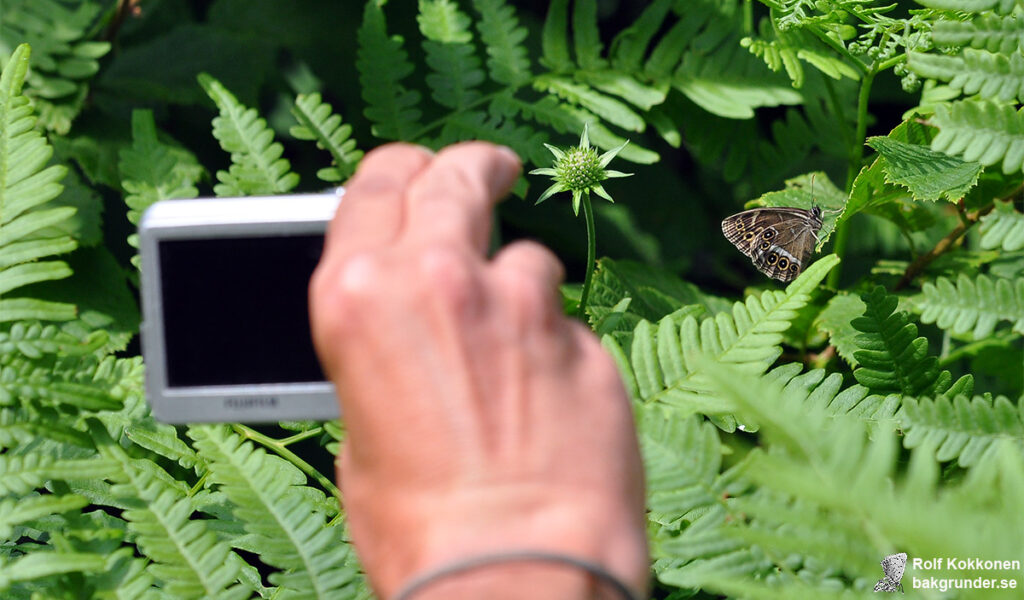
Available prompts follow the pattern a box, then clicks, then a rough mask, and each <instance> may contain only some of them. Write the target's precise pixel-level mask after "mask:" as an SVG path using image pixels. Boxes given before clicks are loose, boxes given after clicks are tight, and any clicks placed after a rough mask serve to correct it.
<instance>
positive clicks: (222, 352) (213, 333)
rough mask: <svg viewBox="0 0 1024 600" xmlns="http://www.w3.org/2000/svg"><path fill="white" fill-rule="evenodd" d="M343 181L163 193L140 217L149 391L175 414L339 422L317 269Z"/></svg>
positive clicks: (171, 418) (161, 415) (159, 408)
mask: <svg viewBox="0 0 1024 600" xmlns="http://www.w3.org/2000/svg"><path fill="white" fill-rule="evenodd" d="M343 194H344V190H343V189H342V188H338V189H336V190H333V191H330V192H326V193H323V194H296V195H287V196H272V197H243V198H200V199H194V200H165V201H161V202H157V203H155V204H153V205H152V206H151V207H149V209H148V210H146V212H145V214H144V215H143V217H142V222H141V223H140V225H139V253H140V256H141V261H142V273H141V288H142V291H141V294H142V312H143V322H142V326H141V328H140V329H141V335H142V354H143V357H144V359H145V363H146V395H147V397H148V399H149V402H150V406H151V407H152V409H153V414H154V415H155V416H156V417H157V418H158V419H159V420H161V421H164V422H167V423H198V422H252V423H258V422H275V421H289V420H304V419H334V418H337V417H338V416H339V414H338V412H339V411H338V401H337V399H336V397H335V394H334V386H333V385H332V384H331V383H330V382H328V381H327V380H326V378H325V377H324V375H323V373H322V371H321V370H320V364H319V362H318V360H317V357H316V354H315V352H314V351H313V344H312V340H311V339H310V330H309V316H308V293H307V288H308V283H309V277H310V275H311V274H312V272H313V269H314V268H315V267H316V264H317V263H318V262H319V260H320V254H321V251H322V249H323V240H324V232H325V230H326V227H327V223H328V222H329V221H330V220H331V218H332V217H333V216H334V212H335V209H336V208H337V206H338V202H339V201H340V199H341V197H342V195H343Z"/></svg>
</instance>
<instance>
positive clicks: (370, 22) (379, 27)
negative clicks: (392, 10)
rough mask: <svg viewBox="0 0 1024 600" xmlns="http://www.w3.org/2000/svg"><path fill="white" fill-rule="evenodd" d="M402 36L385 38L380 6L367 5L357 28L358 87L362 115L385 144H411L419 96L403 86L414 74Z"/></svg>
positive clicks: (369, 3)
mask: <svg viewBox="0 0 1024 600" xmlns="http://www.w3.org/2000/svg"><path fill="white" fill-rule="evenodd" d="M403 41H404V40H403V39H402V37H401V36H388V32H387V24H386V22H385V19H384V11H383V2H367V3H366V6H365V8H364V9H363V23H362V25H360V27H359V54H358V58H357V60H356V66H357V67H358V69H359V84H360V89H361V91H362V94H363V100H364V101H365V102H366V109H365V110H364V111H363V114H364V115H365V116H366V118H367V119H368V120H369V121H370V122H371V123H373V135H375V136H377V137H379V138H383V139H387V140H410V141H411V140H414V139H415V136H414V132H415V131H416V129H417V128H418V127H417V122H418V121H419V118H420V116H421V115H422V114H423V113H422V111H421V110H420V109H419V108H418V104H419V102H420V98H421V96H420V93H419V92H418V91H416V90H410V89H408V88H406V87H405V86H404V85H403V84H402V80H403V79H405V78H406V77H407V76H408V75H409V74H410V73H412V71H413V65H412V63H410V62H409V54H408V52H406V51H405V49H404V48H403V47H402V43H403Z"/></svg>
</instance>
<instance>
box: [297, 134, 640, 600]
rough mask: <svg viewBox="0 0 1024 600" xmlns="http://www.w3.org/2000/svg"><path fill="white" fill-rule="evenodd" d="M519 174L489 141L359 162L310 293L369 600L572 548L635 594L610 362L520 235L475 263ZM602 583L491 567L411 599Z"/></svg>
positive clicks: (630, 431) (621, 404)
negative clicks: (451, 566)
mask: <svg viewBox="0 0 1024 600" xmlns="http://www.w3.org/2000/svg"><path fill="white" fill-rule="evenodd" d="M519 169H520V164H519V160H518V158H517V157H516V156H515V155H514V154H513V153H512V152H511V151H509V150H507V149H505V148H500V147H497V146H494V145H491V144H487V143H482V142H469V143H462V144H458V145H455V146H451V147H449V148H446V149H444V150H442V151H440V152H438V153H437V154H436V155H432V154H430V153H429V152H428V151H426V150H424V149H422V148H419V147H415V146H409V145H402V144H392V145H388V146H384V147H382V148H379V149H377V150H374V151H372V152H370V153H369V154H367V156H366V157H365V158H364V159H363V161H362V163H361V164H360V167H359V170H358V172H357V173H356V174H355V176H354V177H353V178H352V179H351V181H350V182H349V183H348V185H347V186H346V193H345V198H344V200H343V201H342V202H341V204H340V206H339V208H338V212H337V215H336V216H335V218H334V220H333V221H332V222H331V224H330V227H329V229H328V232H327V238H326V241H325V246H324V253H323V256H322V258H321V262H320V265H319V266H318V267H317V269H316V272H315V273H314V275H313V278H312V280H311V282H310V314H311V322H312V331H313V340H314V343H315V346H316V348H317V352H318V354H319V356H320V360H321V363H322V364H323V367H324V370H325V372H326V373H327V375H328V377H329V378H330V379H331V380H332V381H333V382H334V384H335V386H336V389H337V392H338V396H339V398H340V402H341V405H342V415H343V418H344V420H345V424H346V430H347V432H348V436H347V439H346V440H345V444H344V447H343V449H342V453H341V455H340V458H339V461H338V480H339V485H340V487H341V488H342V495H343V498H344V504H345V508H346V511H347V514H348V519H349V526H350V531H351V534H352V538H353V541H354V543H355V546H356V549H357V551H358V553H359V556H360V559H361V561H362V564H363V566H364V568H365V569H366V572H367V575H368V576H369V579H370V582H371V584H372V585H373V587H374V589H375V590H376V592H377V594H378V595H379V596H380V597H382V598H390V597H391V596H392V595H393V594H394V593H395V592H396V591H397V590H398V589H399V588H400V587H401V586H402V585H404V584H405V583H407V582H408V580H409V579H410V578H412V577H415V576H417V575H420V574H422V573H424V572H426V571H429V570H431V569H434V568H436V567H439V566H442V565H445V564H448V563H451V562H453V561H459V560H463V559H467V558H472V557H474V556H478V555H482V554H487V553H494V552H504V551H509V550H539V551H549V552H559V553H564V554H570V555H573V556H576V557H578V558H582V559H585V560H589V561H592V562H594V563H597V564H600V565H602V566H603V567H604V568H606V569H608V570H609V571H611V572H612V573H614V574H615V575H616V576H617V577H619V578H620V579H622V580H623V581H624V582H626V583H627V584H628V585H629V586H630V587H631V588H632V589H634V591H636V592H639V593H642V592H643V591H644V590H645V589H646V582H647V576H648V570H649V563H648V558H647V548H646V537H645V531H644V523H645V519H644V492H643V467H642V463H641V460H640V454H639V450H638V445H637V440H636V435H635V431H634V425H633V419H632V412H631V408H630V404H629V401H628V398H627V396H626V393H625V391H624V390H623V387H622V384H621V382H620V380H619V377H618V373H617V371H616V368H615V365H614V363H613V361H612V359H611V357H610V356H609V355H608V354H607V353H606V352H605V351H604V350H603V348H601V346H600V344H599V342H598V340H597V338H596V337H595V336H594V335H593V334H592V333H591V332H590V331H589V330H588V329H587V328H586V327H585V326H583V325H582V324H580V323H578V322H576V321H573V320H570V319H568V318H566V317H565V316H563V315H562V312H561V302H560V299H559V295H558V284H559V283H560V281H561V280H562V277H563V272H562V266H561V264H560V263H559V262H558V260H557V259H556V258H555V257H554V255H553V254H551V252H549V251H548V250H547V249H546V248H544V247H543V246H540V245H539V244H535V243H532V242H516V243H513V244H511V245H509V246H507V247H506V248H504V249H503V250H501V251H500V252H499V253H498V254H497V255H496V256H495V257H494V258H493V259H488V258H487V257H486V256H485V251H486V246H487V241H488V240H489V238H490V225H491V212H492V207H493V205H494V203H495V202H497V201H498V200H499V199H500V198H501V197H502V196H504V195H505V194H506V193H507V192H508V190H509V188H510V186H511V185H512V183H513V182H514V180H515V178H516V176H517V175H518V173H519ZM534 583H535V584H537V585H536V586H535V585H532V584H534ZM527 585H529V589H531V590H533V589H535V588H536V589H537V590H539V591H530V592H529V594H524V589H523V586H527ZM507 586H512V587H507ZM598 587H599V586H597V585H596V584H595V583H594V582H593V581H591V580H590V578H589V577H587V576H586V573H583V572H575V571H573V570H571V569H566V568H554V567H551V566H538V565H537V564H530V565H503V566H495V567H489V568H488V569H484V570H480V571H479V572H472V573H466V574H464V575H460V576H458V577H452V578H449V579H445V580H441V581H438V582H437V583H436V584H435V585H432V586H430V587H429V588H427V589H425V590H424V591H423V592H422V593H421V594H418V595H417V598H423V599H426V598H428V597H434V596H428V594H437V597H449V598H451V597H459V596H461V597H465V596H466V595H467V594H470V595H472V594H481V595H483V594H486V595H487V597H490V598H503V597H523V596H524V595H528V596H529V597H531V598H538V599H540V598H546V597H551V598H574V597H579V598H586V597H592V596H593V595H594V593H595V591H596V590H597V589H598ZM496 589H498V590H503V591H502V592H495V591H494V590H496ZM486 590H490V591H486ZM503 593H504V594H506V595H502V594H503Z"/></svg>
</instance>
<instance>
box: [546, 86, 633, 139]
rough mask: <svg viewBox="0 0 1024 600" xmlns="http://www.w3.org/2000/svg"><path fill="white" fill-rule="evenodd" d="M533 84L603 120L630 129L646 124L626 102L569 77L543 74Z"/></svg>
mask: <svg viewBox="0 0 1024 600" xmlns="http://www.w3.org/2000/svg"><path fill="white" fill-rule="evenodd" d="M533 85H534V88H536V89H538V90H540V91H543V92H548V93H550V94H554V95H555V96H557V97H559V98H562V99H564V100H568V101H569V102H572V103H574V104H579V105H580V106H582V107H583V108H585V109H586V110H588V111H590V112H593V113H594V114H595V115H597V116H598V117H600V118H601V119H602V120H604V121H607V122H609V123H612V124H614V125H616V126H618V127H621V128H623V129H626V130H628V131H643V130H644V128H645V126H646V124H645V123H644V120H643V118H642V117H641V116H640V115H639V114H637V113H636V111H634V110H633V109H631V108H630V107H629V106H628V105H627V104H626V103H625V102H622V101H620V100H617V99H615V98H612V97H611V96H608V95H605V94H602V93H601V92H598V91H597V90H594V89H592V88H591V87H589V86H586V85H582V84H580V83H578V82H576V81H573V80H572V79H569V78H568V77H561V76H558V75H541V76H538V77H536V78H535V79H534V82H533ZM595 143H596V142H595Z"/></svg>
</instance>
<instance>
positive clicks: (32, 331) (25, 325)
mask: <svg viewBox="0 0 1024 600" xmlns="http://www.w3.org/2000/svg"><path fill="white" fill-rule="evenodd" d="M102 337H103V336H102V335H93V336H90V337H88V338H86V339H81V338H78V337H75V336H73V335H71V334H69V333H66V332H64V331H62V330H60V329H58V328H57V326H56V325H45V326H44V325H42V324H41V323H38V322H32V321H18V322H16V323H14V324H13V325H11V327H10V329H8V330H7V331H3V330H0V356H3V355H8V354H11V353H14V352H18V353H20V354H22V355H24V356H25V357H27V358H40V357H42V356H43V355H44V354H64V355H81V354H86V353H89V352H92V351H94V350H96V349H97V348H98V347H99V346H100V345H101V344H102Z"/></svg>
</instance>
